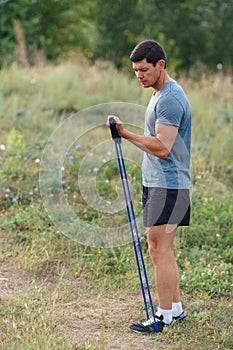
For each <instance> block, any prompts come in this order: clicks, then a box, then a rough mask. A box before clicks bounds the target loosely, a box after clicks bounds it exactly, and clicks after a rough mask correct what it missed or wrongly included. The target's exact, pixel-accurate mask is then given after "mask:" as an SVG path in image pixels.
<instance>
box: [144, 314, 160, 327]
mask: <svg viewBox="0 0 233 350" xmlns="http://www.w3.org/2000/svg"><path fill="white" fill-rule="evenodd" d="M156 319H158V320H159V321H162V319H163V315H161V316H157V315H155V320H156ZM142 324H143V326H151V325H152V324H154V317H151V318H149V320H146V321H145V322H142Z"/></svg>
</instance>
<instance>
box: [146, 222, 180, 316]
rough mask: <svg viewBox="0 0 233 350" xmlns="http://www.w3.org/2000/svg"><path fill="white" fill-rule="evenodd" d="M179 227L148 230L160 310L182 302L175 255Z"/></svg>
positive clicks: (156, 227)
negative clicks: (174, 247)
mask: <svg viewBox="0 0 233 350" xmlns="http://www.w3.org/2000/svg"><path fill="white" fill-rule="evenodd" d="M176 227H177V225H160V226H152V227H148V228H147V238H148V246H149V252H150V255H151V258H152V261H153V264H154V269H155V279H156V286H157V293H158V304H159V308H161V309H165V310H171V309H172V303H173V302H179V301H180V288H179V272H178V267H177V264H176V261H175V257H174V254H173V250H172V249H173V243H174V238H175V234H176Z"/></svg>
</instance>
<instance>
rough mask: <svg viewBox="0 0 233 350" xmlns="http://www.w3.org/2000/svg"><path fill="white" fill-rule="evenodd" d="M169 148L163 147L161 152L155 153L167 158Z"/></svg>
mask: <svg viewBox="0 0 233 350" xmlns="http://www.w3.org/2000/svg"><path fill="white" fill-rule="evenodd" d="M169 153H170V152H169V150H168V149H167V148H162V149H161V150H159V152H157V154H155V155H156V156H157V157H158V158H160V159H165V158H167V156H168V155H169Z"/></svg>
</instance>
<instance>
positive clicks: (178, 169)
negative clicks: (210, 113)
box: [142, 80, 192, 189]
mask: <svg viewBox="0 0 233 350" xmlns="http://www.w3.org/2000/svg"><path fill="white" fill-rule="evenodd" d="M191 119H192V116H191V110H190V105H189V102H188V100H187V97H186V95H185V93H184V91H183V89H182V88H181V86H180V85H179V84H178V83H177V82H176V81H174V80H172V81H169V82H167V83H165V84H164V85H163V87H162V88H161V89H160V90H159V91H158V92H157V93H154V94H153V95H152V97H151V100H150V102H149V104H148V107H147V110H146V115H145V130H144V135H145V136H156V133H155V125H156V124H168V125H174V126H178V127H179V129H178V134H177V137H176V139H175V142H174V144H173V147H172V149H171V152H170V153H169V154H168V156H167V157H166V158H165V159H160V158H158V157H155V156H153V155H151V154H149V153H147V152H144V158H143V163H142V177H143V185H144V186H147V187H161V188H170V189H181V188H182V189H184V188H186V189H188V188H189V187H190V144H191Z"/></svg>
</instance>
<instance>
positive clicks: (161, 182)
mask: <svg viewBox="0 0 233 350" xmlns="http://www.w3.org/2000/svg"><path fill="white" fill-rule="evenodd" d="M130 59H131V62H132V67H133V69H134V71H135V74H136V77H137V79H138V80H139V81H140V83H141V84H142V85H143V87H144V88H149V87H152V88H153V90H154V91H153V94H152V97H151V100H150V102H149V105H148V108H147V111H146V115H145V130H144V136H142V135H137V134H135V133H132V132H130V131H128V130H127V129H126V128H125V127H124V124H123V122H122V121H121V120H120V119H119V118H118V117H117V116H109V117H114V119H115V120H116V127H117V130H118V132H119V134H120V136H121V137H123V138H125V139H127V140H128V141H130V142H132V143H133V144H135V145H136V146H137V147H139V148H140V149H142V150H143V151H144V158H143V163H142V177H143V196H142V202H143V224H144V226H145V227H146V232H147V240H148V248H149V253H150V256H151V259H152V262H153V264H154V269H155V279H156V287H157V294H158V310H157V312H156V322H157V325H158V328H159V331H160V332H162V331H163V328H164V326H172V325H173V324H174V320H176V321H181V320H183V319H184V318H185V317H186V315H185V313H184V311H183V308H182V303H181V299H180V288H179V273H178V268H177V264H176V261H175V258H174V255H173V251H172V248H173V242H174V238H175V234H176V229H177V226H187V225H189V217H190V201H189V187H190V143H191V111H190V106H189V103H188V100H187V98H186V96H185V93H184V91H183V90H182V88H181V87H180V85H179V84H178V83H177V82H176V81H174V80H172V79H171V78H170V77H169V75H168V73H167V71H166V54H165V51H164V49H163V47H162V46H161V45H160V44H159V43H158V42H156V41H153V40H146V41H143V42H141V43H139V44H138V45H137V46H136V47H135V49H134V50H133V51H132V53H131V55H130ZM153 323H154V321H153V318H151V319H149V320H147V321H145V322H141V323H138V324H133V325H131V326H130V328H131V330H132V331H135V332H139V333H151V332H154V331H155V329H154V324H153Z"/></svg>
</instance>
